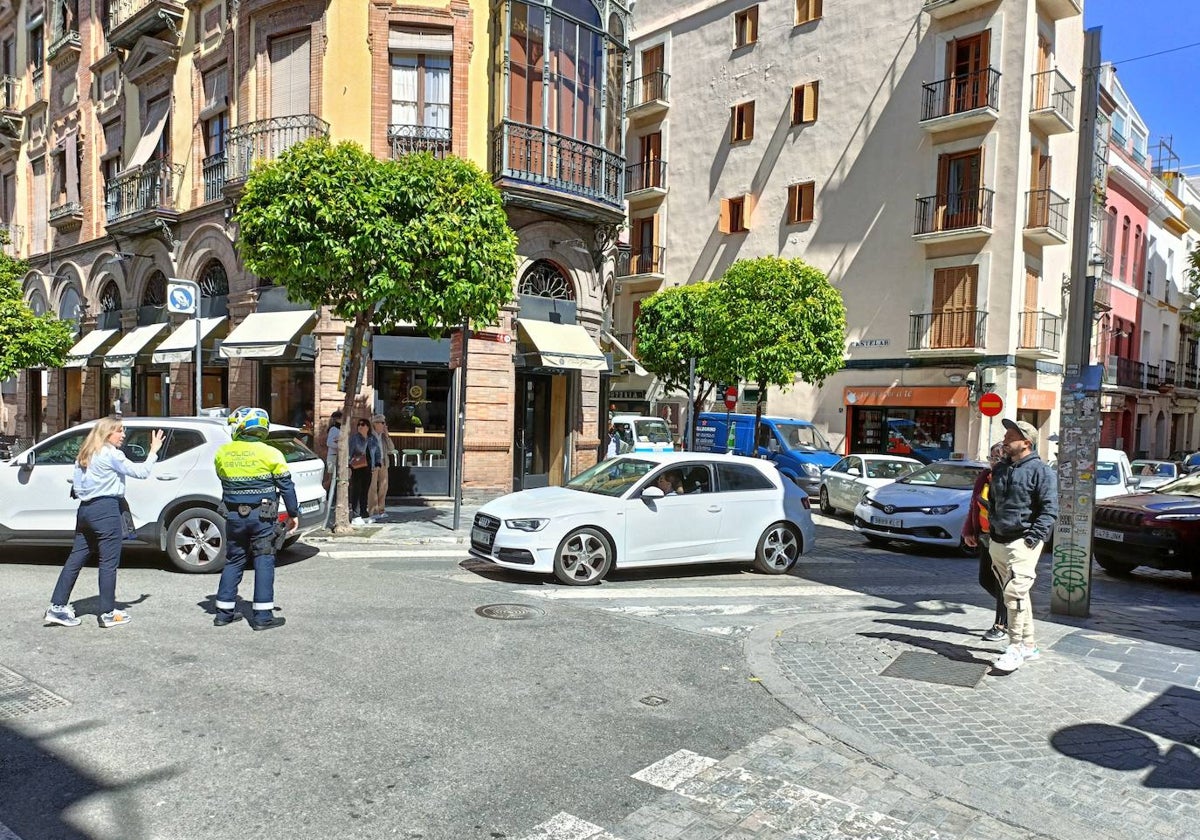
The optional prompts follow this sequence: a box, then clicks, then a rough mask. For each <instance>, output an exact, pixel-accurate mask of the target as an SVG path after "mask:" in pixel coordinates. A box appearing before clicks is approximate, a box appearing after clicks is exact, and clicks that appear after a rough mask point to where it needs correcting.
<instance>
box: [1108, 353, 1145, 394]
mask: <svg viewBox="0 0 1200 840" xmlns="http://www.w3.org/2000/svg"><path fill="white" fill-rule="evenodd" d="M1108 359H1109V364H1108V380H1109V382H1113V381H1114V380H1115V381H1116V384H1117V385H1119V386H1121V387H1122V388H1141V387H1142V383H1143V382H1144V381H1145V377H1146V366H1145V365H1143V364H1142V363H1141V362H1137V361H1134V360H1133V359H1126V358H1124V357H1122V356H1109V357H1108Z"/></svg>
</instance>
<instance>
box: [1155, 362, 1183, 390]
mask: <svg viewBox="0 0 1200 840" xmlns="http://www.w3.org/2000/svg"><path fill="white" fill-rule="evenodd" d="M1182 374H1183V365H1176V364H1175V363H1174V362H1173V361H1171V360H1170V359H1163V360H1162V361H1161V362H1159V363H1158V382H1159V385H1160V386H1162V385H1179V384H1181V383H1180V381H1179V380H1180V379H1182V378H1183V377H1182Z"/></svg>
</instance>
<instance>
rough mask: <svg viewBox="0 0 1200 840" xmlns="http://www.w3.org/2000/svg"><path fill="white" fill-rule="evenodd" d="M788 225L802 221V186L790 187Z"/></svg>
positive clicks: (793, 185)
mask: <svg viewBox="0 0 1200 840" xmlns="http://www.w3.org/2000/svg"><path fill="white" fill-rule="evenodd" d="M787 218H788V224H793V225H794V224H795V223H796V222H798V221H800V185H799V184H792V185H790V186H789V187H788V207H787Z"/></svg>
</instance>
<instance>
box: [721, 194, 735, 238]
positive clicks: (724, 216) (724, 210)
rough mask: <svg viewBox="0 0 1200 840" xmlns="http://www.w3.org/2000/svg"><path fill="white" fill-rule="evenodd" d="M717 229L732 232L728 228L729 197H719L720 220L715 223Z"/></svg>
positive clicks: (722, 231)
mask: <svg viewBox="0 0 1200 840" xmlns="http://www.w3.org/2000/svg"><path fill="white" fill-rule="evenodd" d="M717 230H719V231H721V233H732V231H731V230H730V228H729V199H728V198H723V199H721V221H720V222H719V223H718V224H717Z"/></svg>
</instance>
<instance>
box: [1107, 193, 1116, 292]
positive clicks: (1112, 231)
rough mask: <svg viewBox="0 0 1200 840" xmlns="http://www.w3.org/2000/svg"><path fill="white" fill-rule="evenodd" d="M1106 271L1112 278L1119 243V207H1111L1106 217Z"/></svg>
mask: <svg viewBox="0 0 1200 840" xmlns="http://www.w3.org/2000/svg"><path fill="white" fill-rule="evenodd" d="M1104 221H1105V225H1104V273H1105V274H1106V275H1108V276H1109V277H1110V278H1111V277H1112V273H1113V257H1114V252H1115V251H1116V245H1117V208H1116V207H1109V208H1108V215H1107V216H1106V217H1105V219H1104Z"/></svg>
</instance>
